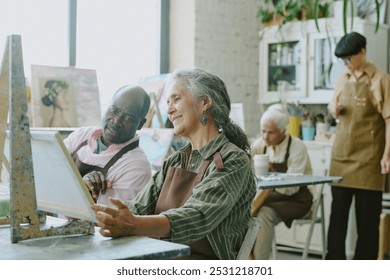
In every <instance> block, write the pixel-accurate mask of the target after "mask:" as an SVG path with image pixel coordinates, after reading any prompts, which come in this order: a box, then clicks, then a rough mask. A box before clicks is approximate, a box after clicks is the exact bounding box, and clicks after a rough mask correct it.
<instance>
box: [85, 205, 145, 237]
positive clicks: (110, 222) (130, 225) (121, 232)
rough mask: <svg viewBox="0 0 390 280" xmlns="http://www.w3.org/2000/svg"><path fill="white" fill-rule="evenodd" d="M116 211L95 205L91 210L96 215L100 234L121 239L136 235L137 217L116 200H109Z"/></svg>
mask: <svg viewBox="0 0 390 280" xmlns="http://www.w3.org/2000/svg"><path fill="white" fill-rule="evenodd" d="M110 201H111V202H112V203H113V204H114V205H115V206H116V209H114V208H110V207H108V206H105V205H99V204H95V205H92V206H91V208H92V210H93V211H95V213H96V219H97V220H98V223H97V225H98V226H99V227H100V230H99V232H100V234H101V235H103V236H105V237H121V236H133V235H136V230H137V228H138V226H139V225H138V220H137V216H135V215H134V214H133V213H131V211H130V210H129V208H128V207H127V206H126V204H124V203H123V202H121V201H120V200H118V199H114V198H110Z"/></svg>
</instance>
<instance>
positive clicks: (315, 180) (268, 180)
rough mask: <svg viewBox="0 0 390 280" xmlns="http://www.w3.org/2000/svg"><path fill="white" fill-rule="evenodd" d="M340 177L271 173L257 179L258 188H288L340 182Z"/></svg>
mask: <svg viewBox="0 0 390 280" xmlns="http://www.w3.org/2000/svg"><path fill="white" fill-rule="evenodd" d="M341 180H342V177H338V176H313V175H294V174H287V173H271V174H270V175H269V176H265V177H260V178H258V180H257V188H258V189H275V188H288V187H297V186H308V185H317V184H323V183H336V182H340V181H341Z"/></svg>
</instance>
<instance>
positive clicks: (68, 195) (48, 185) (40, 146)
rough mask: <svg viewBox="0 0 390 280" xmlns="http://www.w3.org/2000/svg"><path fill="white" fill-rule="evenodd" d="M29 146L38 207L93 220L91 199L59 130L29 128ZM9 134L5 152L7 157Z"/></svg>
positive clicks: (92, 202) (94, 219)
mask: <svg viewBox="0 0 390 280" xmlns="http://www.w3.org/2000/svg"><path fill="white" fill-rule="evenodd" d="M30 134H31V148H32V158H33V169H34V178H35V191H36V197H37V204H38V209H40V210H43V211H47V212H51V213H56V214H62V215H65V216H68V217H73V218H78V219H83V220H90V221H96V218H95V214H94V212H93V211H92V209H91V208H90V206H91V205H92V204H94V200H93V198H92V196H91V195H90V193H89V190H88V188H87V187H86V185H85V183H84V182H83V180H82V178H81V175H80V173H79V171H78V170H77V167H76V165H75V163H74V161H73V160H72V158H71V157H70V155H69V153H68V151H67V150H66V148H65V146H64V144H63V142H62V138H61V136H60V133H59V132H58V131H47V130H46V131H40V130H32V131H30ZM9 141H10V139H9V136H7V141H6V147H5V154H6V156H7V158H8V159H10V158H9Z"/></svg>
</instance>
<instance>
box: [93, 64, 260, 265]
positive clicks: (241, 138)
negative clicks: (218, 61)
mask: <svg viewBox="0 0 390 280" xmlns="http://www.w3.org/2000/svg"><path fill="white" fill-rule="evenodd" d="M167 86H168V87H167V90H168V98H167V103H168V116H169V119H170V121H171V122H172V124H173V127H174V131H175V133H176V134H177V135H179V136H182V137H185V138H187V139H188V140H189V143H188V144H187V145H186V146H184V147H183V148H182V149H180V150H179V151H177V152H176V153H174V154H173V155H171V156H170V157H169V158H167V159H166V160H165V161H164V164H163V166H162V169H161V170H160V171H159V172H157V173H156V174H155V175H154V176H153V179H152V180H151V182H150V184H149V185H148V186H146V187H145V188H144V189H143V190H142V191H141V192H140V193H139V194H138V195H137V197H136V198H135V199H134V200H133V201H131V202H129V203H127V205H126V204H124V203H122V202H121V201H119V200H116V199H112V200H111V202H112V203H113V204H115V205H116V208H115V207H114V208H110V207H106V206H103V205H94V206H92V208H93V209H94V210H95V211H96V217H97V220H98V221H99V222H98V225H99V226H100V227H101V230H100V233H101V234H102V235H103V236H107V237H118V236H133V235H143V236H150V237H158V238H165V239H168V240H171V241H173V242H178V243H184V244H188V245H190V247H191V256H190V258H192V259H235V258H236V256H237V253H238V250H239V248H240V247H241V245H242V242H243V240H244V236H245V233H246V231H247V229H248V223H249V221H250V218H251V217H250V205H251V202H252V200H253V197H254V195H255V192H256V180H255V176H254V172H253V167H252V164H251V160H250V151H249V149H250V146H249V142H248V139H247V137H246V135H245V133H244V132H243V131H242V129H241V128H240V127H239V126H238V125H236V124H234V123H233V122H232V121H231V119H230V117H229V114H230V110H231V107H230V98H229V95H228V93H227V90H226V86H225V84H224V82H223V81H222V80H221V79H220V78H218V77H217V76H215V75H213V74H211V73H209V72H207V71H204V70H202V69H192V70H182V71H177V72H175V73H173V74H172V75H171V77H170V79H169V81H168V84H167Z"/></svg>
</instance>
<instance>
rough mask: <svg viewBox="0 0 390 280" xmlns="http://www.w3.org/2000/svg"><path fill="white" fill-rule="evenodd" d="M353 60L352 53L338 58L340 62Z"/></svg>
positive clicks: (345, 62)
mask: <svg viewBox="0 0 390 280" xmlns="http://www.w3.org/2000/svg"><path fill="white" fill-rule="evenodd" d="M351 60H352V55H350V56H345V57H339V58H338V61H339V62H340V63H344V64H347V63H351Z"/></svg>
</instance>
